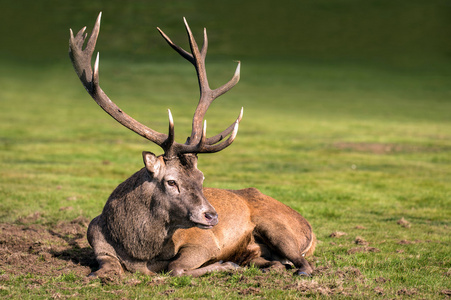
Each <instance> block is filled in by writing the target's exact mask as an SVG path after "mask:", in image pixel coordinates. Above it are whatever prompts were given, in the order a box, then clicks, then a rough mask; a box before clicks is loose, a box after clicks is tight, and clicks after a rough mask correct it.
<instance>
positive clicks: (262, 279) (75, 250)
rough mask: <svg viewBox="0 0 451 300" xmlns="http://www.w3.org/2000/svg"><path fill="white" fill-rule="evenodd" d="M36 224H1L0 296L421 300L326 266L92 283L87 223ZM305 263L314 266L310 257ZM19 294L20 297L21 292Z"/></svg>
mask: <svg viewBox="0 0 451 300" xmlns="http://www.w3.org/2000/svg"><path fill="white" fill-rule="evenodd" d="M39 218H40V216H39V214H34V215H31V216H30V217H28V218H23V219H19V220H17V221H16V222H14V223H3V224H0V267H1V269H0V294H1V295H10V294H11V293H12V294H11V295H14V293H13V292H12V290H13V289H14V287H12V285H20V286H21V287H20V288H21V289H25V290H26V291H28V292H27V293H28V294H29V295H34V293H36V295H39V296H45V297H51V298H54V299H62V298H72V297H91V296H93V295H92V294H89V293H88V294H86V293H87V292H86V291H84V292H83V289H88V290H89V289H90V288H92V290H91V293H94V298H98V297H99V295H97V293H99V287H103V288H101V289H100V290H101V291H102V293H103V294H104V295H103V296H101V295H100V298H102V297H109V296H117V297H120V298H123V297H126V298H128V297H132V296H133V295H134V294H133V293H141V294H142V292H143V288H144V290H145V291H149V290H151V291H153V292H154V293H155V295H156V296H161V297H166V296H168V295H170V296H171V297H177V292H179V291H178V290H180V289H182V288H183V287H187V286H188V287H191V288H193V289H194V290H196V288H198V289H199V291H202V290H203V286H206V287H207V289H208V285H209V284H214V285H215V287H216V288H219V289H223V288H224V289H226V290H228V291H229V292H231V293H234V294H235V295H237V297H241V296H249V297H267V296H268V291H271V290H274V291H279V292H280V293H282V294H280V296H290V295H291V296H290V297H292V296H293V295H298V296H299V295H310V296H316V297H326V298H327V297H329V296H332V295H337V296H338V295H339V296H341V297H345V298H346V297H354V296H357V297H370V298H372V297H378V296H383V297H384V296H385V297H387V296H395V298H399V297H400V298H404V297H411V296H415V295H416V296H417V297H418V296H420V295H421V293H420V294H419V291H418V289H415V288H401V289H398V290H396V291H393V290H390V288H389V287H388V286H389V284H390V279H387V278H383V277H378V278H376V279H375V280H373V279H369V278H366V277H365V276H364V275H363V274H362V272H361V271H360V270H359V269H358V268H355V267H344V268H342V269H337V268H336V267H330V266H327V265H322V266H316V268H315V271H314V273H313V277H311V278H302V277H298V278H294V277H293V275H292V272H291V271H289V270H288V271H278V273H277V274H275V273H274V272H276V271H271V272H270V273H264V272H261V271H260V270H255V269H254V270H253V269H242V270H240V271H237V272H235V273H224V274H217V275H215V276H210V277H209V276H207V277H203V278H202V279H192V278H182V279H176V278H171V277H170V276H167V275H165V274H163V275H161V276H160V275H159V276H155V277H146V276H139V275H138V276H137V275H136V274H135V275H132V274H126V275H125V277H121V278H120V277H118V276H113V277H109V278H100V279H98V278H97V279H93V278H91V277H88V275H89V274H90V273H91V272H92V271H93V270H96V268H97V267H98V266H97V262H96V261H95V259H94V253H93V250H92V249H91V248H90V246H89V244H88V242H87V240H86V229H87V226H88V224H89V220H88V219H86V218H84V217H78V218H76V219H74V220H72V221H60V222H58V223H57V224H56V225H54V226H48V225H47V226H46V225H40V224H36V221H37V220H39ZM405 222H406V221H405V220H400V221H399V224H400V225H401V226H408V225H406V224H407V223H405ZM361 229H362V230H364V229H365V228H364V227H362V228H361ZM343 235H346V233H344V232H340V231H337V232H333V233H331V235H330V237H331V238H338V239H337V241H339V238H340V237H341V236H343ZM333 240H334V241H335V239H333ZM404 242H405V243H407V242H409V241H404ZM415 242H417V241H415ZM415 242H413V243H415ZM330 243H331V244H334V242H330ZM402 243H403V241H400V244H402ZM371 252H379V249H377V248H375V247H370V246H368V242H366V241H365V240H364V239H363V238H360V237H357V238H356V239H355V247H352V248H350V249H349V250H348V255H354V254H356V253H371ZM310 260H311V261H314V260H315V257H313V258H311V259H310ZM108 286H109V287H110V288H111V289H109V288H108ZM362 287H363V288H362ZM96 288H97V290H95V289H96ZM30 291H31V292H30ZM40 291H45V292H40ZM92 291H94V292H92ZM21 292H22V293H23V290H22V291H21ZM42 293H44V294H42ZM283 293H287V294H283ZM450 294H451V291H449V290H444V291H442V295H441V296H442V297H445V298H447V297H449V295H450ZM148 296H150V294H148ZM290 297H289V298H290Z"/></svg>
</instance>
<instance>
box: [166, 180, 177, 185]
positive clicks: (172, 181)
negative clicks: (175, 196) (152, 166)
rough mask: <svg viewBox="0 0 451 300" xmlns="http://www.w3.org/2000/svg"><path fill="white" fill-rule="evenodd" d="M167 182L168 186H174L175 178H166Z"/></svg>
mask: <svg viewBox="0 0 451 300" xmlns="http://www.w3.org/2000/svg"><path fill="white" fill-rule="evenodd" d="M167 183H168V185H169V186H176V185H177V183H176V182H175V180H168V181H167Z"/></svg>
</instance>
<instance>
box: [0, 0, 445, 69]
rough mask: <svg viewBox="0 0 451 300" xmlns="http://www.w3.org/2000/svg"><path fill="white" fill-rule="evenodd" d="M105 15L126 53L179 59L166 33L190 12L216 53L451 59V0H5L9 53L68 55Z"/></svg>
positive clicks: (110, 47) (180, 34)
mask: <svg viewBox="0 0 451 300" xmlns="http://www.w3.org/2000/svg"><path fill="white" fill-rule="evenodd" d="M99 11H103V13H104V15H103V16H104V18H103V21H102V31H101V35H100V39H99V41H100V42H99V44H98V50H99V51H100V52H105V53H108V54H107V55H108V56H110V57H112V56H116V57H120V58H124V59H133V60H136V59H152V57H155V56H161V55H163V56H165V55H173V53H171V51H170V50H169V49H168V48H167V45H165V43H164V42H162V40H161V38H160V37H159V35H158V33H157V31H156V30H155V27H157V26H160V27H161V28H162V29H163V30H165V31H166V32H167V33H168V34H170V36H171V37H172V38H173V40H176V41H186V38H185V32H184V30H183V23H182V21H181V18H182V16H185V17H186V18H187V19H188V21H189V23H190V25H191V27H192V28H193V30H194V32H195V33H197V34H198V35H197V36H199V35H200V33H201V28H202V27H206V28H207V29H208V32H209V38H210V40H211V43H210V51H209V55H210V56H227V57H229V56H230V57H232V58H234V59H241V60H244V59H245V58H246V57H251V58H255V57H264V58H267V59H272V58H290V57H299V58H303V59H321V60H331V59H332V60H346V61H368V62H375V63H378V64H379V63H387V64H391V65H395V66H402V67H405V66H423V67H424V66H436V65H441V64H443V61H444V60H446V61H449V59H450V55H451V38H450V34H451V3H450V2H449V1H447V0H429V1H424V0H410V1H407V0H365V1H362V0H311V1H305V0H279V1H268V0H263V1H243V0H228V1H206V0H193V1H182V0H177V1H152V0H150V1H149V0H147V1H144V0H135V1H117V0H112V1H92V0H91V1H88V0H79V1H57V0H42V1H24V0H18V1H5V0H2V1H1V10H0V22H1V26H0V35H1V37H2V38H1V44H0V45H1V46H0V56H1V57H2V58H3V59H15V60H17V61H20V62H26V63H29V62H38V61H60V60H65V59H67V54H66V53H67V39H68V32H69V30H68V29H69V28H73V29H74V30H78V29H79V28H81V27H83V26H85V25H86V26H88V30H89V29H90V28H92V25H93V22H94V20H95V17H96V16H97V14H98V12H99Z"/></svg>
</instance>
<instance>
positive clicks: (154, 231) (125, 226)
mask: <svg viewBox="0 0 451 300" xmlns="http://www.w3.org/2000/svg"><path fill="white" fill-rule="evenodd" d="M146 176H147V174H146V173H145V170H144V169H143V170H141V171H138V172H137V173H135V174H134V175H133V176H131V177H130V178H129V179H127V180H126V181H124V182H123V183H122V184H120V185H119V186H118V187H117V188H116V190H115V191H114V192H113V193H112V194H111V196H110V198H109V199H108V202H107V204H106V205H105V208H104V211H103V213H102V215H103V217H104V219H105V222H106V226H107V229H108V233H109V235H110V237H111V239H112V241H113V242H114V243H117V244H118V245H119V246H121V247H122V248H123V249H124V250H125V252H126V253H127V254H128V255H129V256H130V257H133V258H136V259H139V260H147V261H148V260H152V259H153V258H155V257H157V256H158V255H159V254H160V252H161V250H162V249H163V247H164V245H165V243H166V242H167V241H168V240H170V237H171V235H172V234H173V232H174V230H173V229H172V227H171V225H170V219H169V212H168V211H167V209H165V207H164V206H162V205H161V203H158V201H157V200H155V199H152V192H153V191H152V189H153V186H152V185H151V183H149V182H148V181H147V180H146Z"/></svg>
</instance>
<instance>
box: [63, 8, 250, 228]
mask: <svg viewBox="0 0 451 300" xmlns="http://www.w3.org/2000/svg"><path fill="white" fill-rule="evenodd" d="M100 18H101V13H100V14H99V16H98V18H97V21H96V23H95V26H94V28H93V31H92V34H91V36H90V37H89V39H88V41H87V44H86V47H84V44H85V40H86V37H87V34H86V33H85V30H86V27H85V28H83V29H81V30H80V31H79V32H78V33H77V34H76V35H75V36H74V34H73V32H72V30H71V35H70V40H69V56H70V58H71V60H72V64H73V65H74V68H75V71H76V73H77V75H78V77H79V78H80V80H81V82H82V83H83V86H84V87H85V89H86V90H87V91H88V93H89V94H90V95H91V97H92V98H93V99H94V100H95V101H96V102H97V104H98V105H99V106H100V107H102V109H103V110H105V111H106V112H107V113H108V114H109V115H110V116H112V117H113V118H114V119H115V120H116V121H118V122H119V123H120V124H122V125H123V126H125V127H126V128H128V129H130V130H132V131H134V132H136V133H137V134H139V135H141V136H143V137H144V138H146V139H148V140H149V141H151V142H153V143H155V144H157V145H158V146H160V147H161V148H162V149H163V151H164V154H162V155H160V156H156V155H154V154H153V153H150V152H143V159H144V165H145V168H146V170H147V172H148V175H149V180H150V181H152V182H153V183H154V185H155V188H154V192H153V195H152V197H154V198H156V199H157V198H158V197H159V199H165V200H164V201H165V203H166V205H167V208H168V210H169V212H170V216H171V218H173V219H174V220H177V222H178V223H179V224H175V225H176V226H182V227H189V226H198V227H200V228H210V227H211V226H214V225H216V224H217V223H218V215H217V213H216V211H215V209H214V208H213V207H212V206H211V204H210V203H209V202H208V201H207V199H206V198H205V196H204V195H203V192H202V184H203V180H204V177H203V174H202V172H201V171H199V170H198V169H197V154H199V153H214V152H218V151H221V150H223V149H225V148H226V147H228V146H229V145H230V144H231V143H232V142H233V141H234V139H235V137H236V134H237V132H238V124H239V123H240V121H241V118H242V116H243V109H241V112H240V114H239V116H238V118H237V119H236V120H235V122H234V123H232V124H231V125H230V126H229V127H228V128H226V129H225V130H224V131H223V132H221V133H219V134H217V135H215V136H213V137H210V138H207V134H206V130H207V123H206V121H204V117H205V113H206V111H207V109H208V107H209V106H210V104H211V103H212V102H213V101H214V100H215V99H216V98H217V97H219V96H221V95H222V94H224V93H225V92H227V91H228V90H230V89H231V88H232V87H233V86H235V84H237V82H238V81H239V79H240V63H238V66H237V68H236V71H235V74H234V76H233V77H232V79H230V81H229V82H227V83H226V84H224V85H223V86H221V87H219V88H217V89H214V90H212V89H210V87H209V84H208V80H207V73H206V69H205V57H206V54H207V48H208V39H207V32H206V30H205V29H204V43H203V46H202V49H200V50H199V47H198V45H197V43H196V41H195V40H194V37H193V35H192V33H191V29H190V28H189V26H188V23H187V22H186V20H185V19H184V22H185V27H186V31H187V33H188V37H189V44H190V48H191V53H190V52H187V51H185V50H184V49H182V48H180V47H179V46H177V45H175V44H174V43H173V42H172V41H171V39H170V38H169V37H168V36H167V35H166V34H165V33H164V32H163V31H161V30H160V29H159V28H157V29H158V31H159V32H160V34H161V35H162V36H163V38H164V39H165V40H166V42H167V43H168V44H169V45H170V46H171V47H172V48H173V49H174V50H175V51H177V52H178V53H179V54H180V55H181V56H182V57H184V58H185V59H186V60H188V61H189V62H191V63H192V64H193V65H194V67H195V69H196V72H197V77H198V81H199V88H200V100H199V103H198V105H197V108H196V111H195V113H194V117H193V124H192V132H191V136H190V137H188V139H187V141H186V142H185V143H184V144H180V143H177V142H175V140H174V121H173V118H172V115H171V111H170V110H169V132H168V134H164V133H160V132H157V131H155V130H153V129H151V128H149V127H147V126H145V125H143V124H141V123H139V122H138V121H136V120H135V119H133V118H132V117H130V116H129V115H127V114H126V113H125V112H123V111H122V110H121V109H120V108H119V107H118V106H117V105H116V104H114V103H113V102H112V101H111V100H110V99H109V98H108V96H107V95H106V94H105V93H104V92H103V90H102V89H101V88H100V85H99V55H98V54H97V58H96V61H95V64H94V69H92V67H91V58H92V54H93V53H94V48H95V44H96V41H97V37H98V34H99V30H100ZM83 47H84V49H83ZM227 137H228V138H227ZM226 138H227V139H226Z"/></svg>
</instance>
